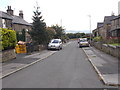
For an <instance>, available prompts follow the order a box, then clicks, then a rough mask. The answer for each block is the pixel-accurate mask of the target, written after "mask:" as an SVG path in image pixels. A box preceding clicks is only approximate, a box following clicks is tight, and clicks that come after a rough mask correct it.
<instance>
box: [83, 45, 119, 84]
mask: <svg viewBox="0 0 120 90" xmlns="http://www.w3.org/2000/svg"><path fill="white" fill-rule="evenodd" d="M82 49H83V51H84V52H85V53H86V55H87V57H88V59H89V61H90V62H91V64H92V65H93V67H94V69H95V70H96V72H97V73H98V75H99V76H100V77H101V79H102V81H103V82H104V84H106V85H114V86H119V85H120V82H119V79H118V77H120V74H119V70H120V67H118V64H119V60H118V59H117V58H116V57H113V56H111V55H108V54H105V53H104V52H101V51H99V50H96V49H95V48H94V47H86V48H82Z"/></svg>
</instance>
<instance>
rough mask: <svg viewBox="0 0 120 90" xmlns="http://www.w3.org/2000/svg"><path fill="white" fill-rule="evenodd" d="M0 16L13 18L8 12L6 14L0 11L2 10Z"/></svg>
mask: <svg viewBox="0 0 120 90" xmlns="http://www.w3.org/2000/svg"><path fill="white" fill-rule="evenodd" d="M0 18H5V19H11V20H12V19H13V18H12V17H11V15H9V14H7V13H5V12H2V11H0Z"/></svg>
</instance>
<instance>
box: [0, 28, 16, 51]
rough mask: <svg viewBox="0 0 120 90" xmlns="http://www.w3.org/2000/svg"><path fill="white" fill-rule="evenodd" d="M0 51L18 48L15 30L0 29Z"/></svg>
mask: <svg viewBox="0 0 120 90" xmlns="http://www.w3.org/2000/svg"><path fill="white" fill-rule="evenodd" d="M0 34H1V35H0V50H2V51H3V50H7V49H13V48H15V46H16V43H17V39H16V32H15V31H14V30H8V29H4V28H0Z"/></svg>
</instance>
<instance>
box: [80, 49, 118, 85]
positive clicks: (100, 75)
mask: <svg viewBox="0 0 120 90" xmlns="http://www.w3.org/2000/svg"><path fill="white" fill-rule="evenodd" d="M82 50H83V51H84V53H85V54H86V56H87V57H88V60H89V62H90V63H91V64H92V66H93V68H94V69H95V71H96V72H97V74H98V76H99V77H100V80H101V81H102V82H103V83H104V84H105V85H108V86H119V85H116V84H109V83H107V81H106V80H105V79H104V77H103V76H102V74H101V73H100V71H99V70H98V69H97V67H96V66H95V65H94V64H93V63H92V61H91V59H90V57H89V56H88V55H87V53H86V52H85V50H84V49H82Z"/></svg>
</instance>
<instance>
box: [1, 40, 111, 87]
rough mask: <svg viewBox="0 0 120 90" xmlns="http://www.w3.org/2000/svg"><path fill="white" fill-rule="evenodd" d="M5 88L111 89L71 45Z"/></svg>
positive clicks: (8, 79) (7, 81) (74, 44)
mask: <svg viewBox="0 0 120 90" xmlns="http://www.w3.org/2000/svg"><path fill="white" fill-rule="evenodd" d="M2 84H3V88H109V87H110V86H105V85H103V83H102V82H101V81H100V80H99V77H98V75H97V74H96V72H95V70H94V69H93V67H92V65H91V64H90V62H89V61H88V58H87V57H86V55H85V53H84V52H83V50H82V49H81V48H78V46H77V42H76V41H71V42H70V44H68V45H66V46H65V47H64V48H63V49H62V50H61V51H58V52H56V53H55V54H54V55H52V56H50V57H48V58H46V59H44V60H42V61H41V62H38V63H36V64H34V65H32V66H30V67H28V68H26V69H23V70H21V71H19V72H17V73H14V74H12V75H10V76H8V77H6V78H4V79H3V80H2Z"/></svg>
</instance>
